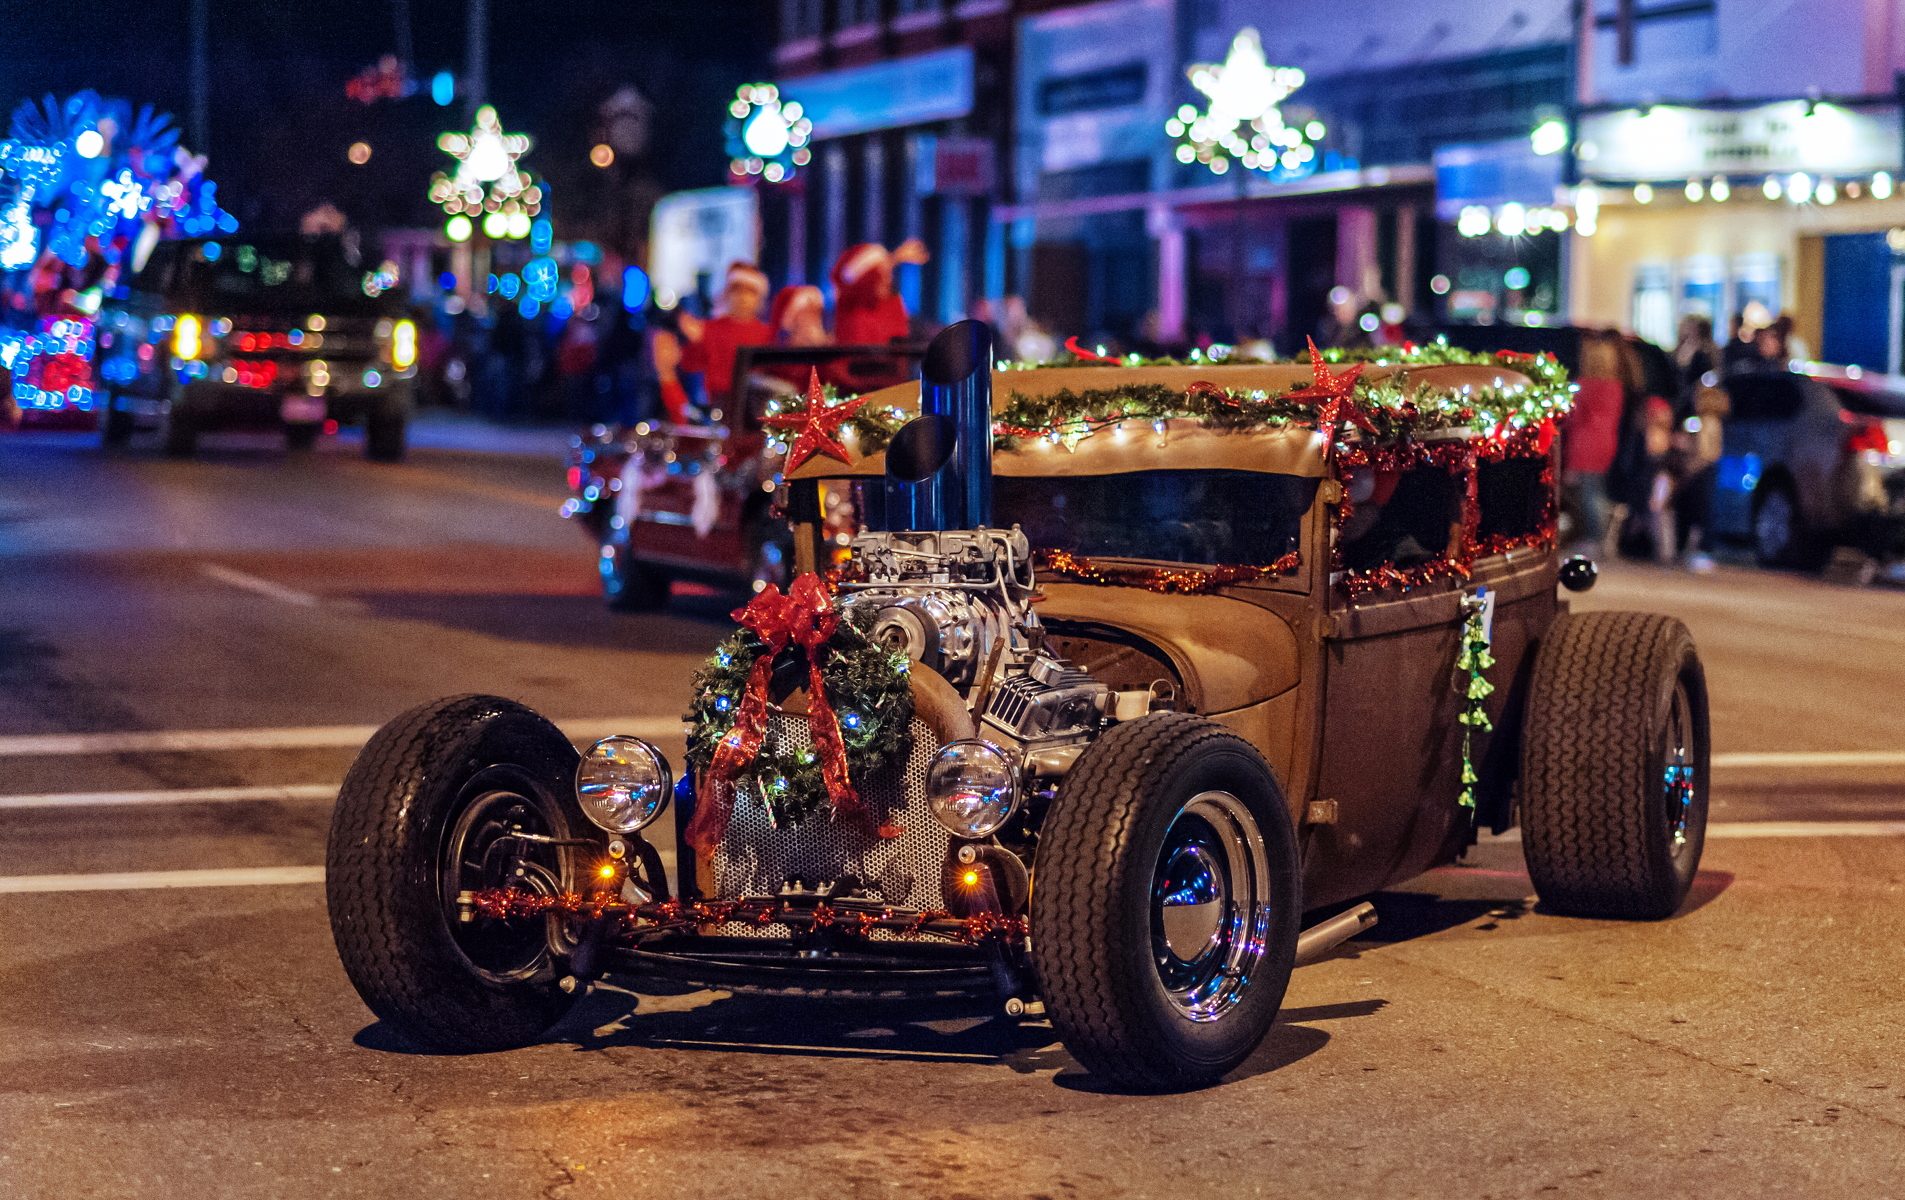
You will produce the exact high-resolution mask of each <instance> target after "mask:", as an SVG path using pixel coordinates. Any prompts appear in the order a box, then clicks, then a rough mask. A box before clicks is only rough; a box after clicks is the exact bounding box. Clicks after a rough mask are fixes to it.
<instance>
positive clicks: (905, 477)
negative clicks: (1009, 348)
mask: <svg viewBox="0 0 1905 1200" xmlns="http://www.w3.org/2000/svg"><path fill="white" fill-rule="evenodd" d="M919 413H920V415H919V416H918V417H916V418H914V419H913V420H911V421H908V422H907V423H906V424H905V425H903V426H901V427H900V430H899V432H897V433H895V434H894V435H893V441H892V443H891V444H890V445H889V446H888V447H887V451H886V514H885V520H884V522H883V524H884V525H885V528H886V529H887V530H889V531H892V532H906V531H923V530H946V529H978V528H980V527H982V526H986V525H990V524H991V523H992V331H991V330H990V329H988V328H987V327H986V325H985V324H984V323H983V322H980V321H960V322H958V323H957V324H953V325H948V326H947V327H946V328H944V329H942V330H940V332H939V336H938V337H935V338H934V339H933V341H932V344H931V345H930V346H928V347H927V348H926V360H925V362H923V363H922V364H921V365H920V381H919Z"/></svg>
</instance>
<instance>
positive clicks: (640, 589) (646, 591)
mask: <svg viewBox="0 0 1905 1200" xmlns="http://www.w3.org/2000/svg"><path fill="white" fill-rule="evenodd" d="M601 554H602V557H601V570H602V596H603V598H604V599H606V600H607V601H608V602H609V608H610V609H612V610H613V611H615V612H655V611H657V610H659V609H664V608H667V607H668V599H669V595H670V591H669V584H670V580H669V578H668V572H666V571H663V570H662V569H661V568H659V567H656V566H653V565H652V564H649V563H645V562H643V561H641V560H640V559H638V558H636V557H635V552H634V549H633V547H631V546H630V545H629V544H628V539H627V538H625V537H617V538H613V539H611V540H609V541H606V542H603V543H602V549H601Z"/></svg>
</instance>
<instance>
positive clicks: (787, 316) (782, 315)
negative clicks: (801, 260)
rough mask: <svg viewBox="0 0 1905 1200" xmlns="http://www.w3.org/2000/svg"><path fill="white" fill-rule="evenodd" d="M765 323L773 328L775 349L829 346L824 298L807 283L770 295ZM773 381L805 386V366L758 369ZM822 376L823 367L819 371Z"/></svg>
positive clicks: (797, 284)
mask: <svg viewBox="0 0 1905 1200" xmlns="http://www.w3.org/2000/svg"><path fill="white" fill-rule="evenodd" d="M767 323H768V324H769V325H771V326H773V329H774V344H775V345H777V346H831V345H832V344H833V335H832V334H830V333H828V332H827V299H826V297H825V296H823V295H821V294H820V289H819V288H817V287H815V286H813V285H812V284H810V283H796V284H789V285H788V286H786V287H784V288H782V289H781V290H780V291H778V292H775V293H774V303H773V304H772V305H771V306H770V307H769V308H768V310H767ZM761 369H762V370H763V371H764V372H766V373H767V374H769V375H772V376H774V377H775V378H777V379H784V380H786V381H787V382H788V383H791V384H794V385H795V386H796V387H805V386H806V385H807V372H808V371H809V370H810V367H809V365H808V364H805V363H775V364H773V365H771V366H766V367H763V368H761ZM822 372H823V374H824V373H825V368H824V367H823V368H822Z"/></svg>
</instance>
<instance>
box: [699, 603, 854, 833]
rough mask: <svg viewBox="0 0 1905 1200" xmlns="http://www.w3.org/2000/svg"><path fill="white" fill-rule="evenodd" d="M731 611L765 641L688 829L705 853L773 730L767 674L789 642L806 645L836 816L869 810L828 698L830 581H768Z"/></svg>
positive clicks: (810, 714)
mask: <svg viewBox="0 0 1905 1200" xmlns="http://www.w3.org/2000/svg"><path fill="white" fill-rule="evenodd" d="M731 615H732V616H733V617H734V619H735V620H737V621H739V622H740V623H741V627H742V628H743V629H746V630H748V631H749V632H750V633H752V634H754V636H755V637H757V638H759V639H760V640H761V642H762V649H761V653H760V654H759V656H758V657H756V658H755V660H754V669H753V670H752V671H751V672H750V673H749V675H748V679H747V687H746V689H745V690H744V691H743V692H742V695H741V710H740V712H739V713H737V714H736V715H735V718H734V728H732V729H730V730H729V731H728V733H727V736H725V737H723V738H722V739H721V742H720V744H719V745H718V746H716V747H715V750H714V761H713V762H711V763H710V764H709V765H708V778H709V780H710V781H712V782H713V784H714V785H715V786H714V787H713V788H711V789H710V793H711V794H710V795H708V796H705V797H702V798H701V803H700V804H699V806H698V807H697V808H696V809H695V815H694V819H693V820H691V821H690V822H689V823H688V829H687V832H686V833H685V834H684V835H683V836H684V840H686V841H687V843H688V844H689V845H690V846H693V847H694V848H695V849H696V850H697V851H700V852H701V853H703V854H709V853H712V852H713V851H714V848H715V846H717V845H719V844H720V842H721V839H722V837H724V836H725V835H726V834H727V831H728V819H729V817H730V816H731V815H732V813H733V811H734V789H733V786H732V785H733V782H734V779H735V777H736V776H737V775H739V774H740V773H741V772H742V771H743V770H745V769H746V768H747V766H748V764H749V763H752V762H753V761H754V759H755V756H757V755H758V754H759V753H760V752H761V743H762V742H763V741H765V740H766V738H767V709H768V699H767V689H768V680H769V678H770V677H771V676H772V675H773V673H774V660H775V659H776V658H778V657H779V656H780V653H781V651H783V650H785V649H787V647H788V646H789V645H790V644H791V645H796V646H800V647H802V648H803V649H805V650H806V652H807V722H808V724H809V726H810V727H811V728H812V729H813V738H814V749H816V750H818V751H819V752H820V773H821V777H822V778H824V779H825V780H826V782H827V795H828V797H829V798H830V799H831V800H832V801H833V812H834V816H836V817H841V816H850V815H855V814H858V813H861V812H864V811H866V806H865V805H863V804H862V803H861V802H860V794H859V792H857V791H855V790H854V787H853V781H852V780H851V779H849V778H847V744H846V742H845V741H844V740H843V739H842V738H841V736H840V722H839V721H838V720H837V719H836V718H835V717H834V713H833V706H832V705H830V704H829V703H827V688H826V684H825V683H824V682H823V681H822V679H821V674H820V664H821V656H822V648H823V647H824V646H826V644H827V639H828V638H831V637H832V636H833V633H834V630H835V629H837V628H838V627H839V625H840V615H839V614H838V613H837V612H835V611H834V606H833V593H832V592H831V591H830V590H829V589H828V587H827V581H826V580H824V579H822V578H821V577H820V576H818V575H813V574H808V575H802V576H800V577H799V578H797V579H795V580H794V584H793V586H792V587H790V588H789V589H788V590H787V594H786V595H784V596H783V595H782V594H781V590H780V589H779V588H778V587H776V586H774V585H773V584H771V583H770V584H768V585H767V586H766V587H765V588H763V589H762V590H761V593H760V595H758V596H756V597H754V599H752V600H750V601H749V602H748V604H747V607H745V608H737V609H735V610H734V612H733V613H732V614H731Z"/></svg>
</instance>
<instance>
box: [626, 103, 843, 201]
mask: <svg viewBox="0 0 1905 1200" xmlns="http://www.w3.org/2000/svg"><path fill="white" fill-rule="evenodd" d="M813 129H814V126H813V122H812V121H811V120H809V119H808V118H807V116H806V115H805V110H804V109H803V108H802V107H801V104H800V102H799V101H798V100H792V99H788V98H787V97H784V96H782V95H781V93H780V89H779V88H777V87H775V86H774V85H773V84H771V83H747V84H742V85H741V87H740V88H739V89H737V90H736V91H735V93H734V99H732V100H730V101H729V102H728V121H727V152H728V170H729V171H730V172H732V173H733V174H735V175H740V176H754V175H758V176H760V177H761V178H763V179H765V180H767V181H768V182H769V183H779V182H782V181H783V180H788V179H792V178H793V177H794V174H795V172H796V170H797V168H799V167H802V166H805V165H806V164H807V163H808V162H810V161H812V154H811V152H810V150H809V142H810V141H811V140H812V138H813ZM598 165H601V166H606V165H607V164H606V163H600V164H598Z"/></svg>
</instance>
